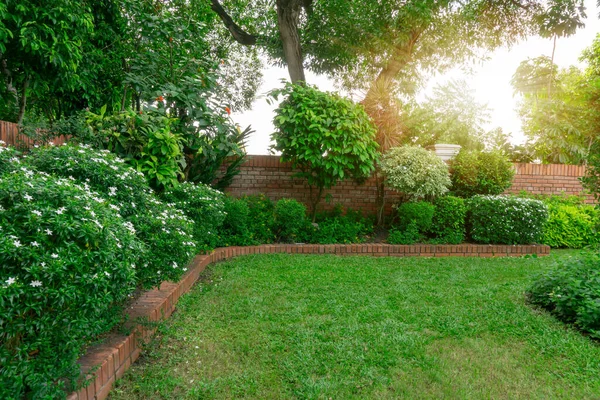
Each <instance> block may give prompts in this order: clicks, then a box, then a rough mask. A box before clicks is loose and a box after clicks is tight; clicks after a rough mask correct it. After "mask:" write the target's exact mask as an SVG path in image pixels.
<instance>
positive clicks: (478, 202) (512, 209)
mask: <svg viewBox="0 0 600 400" xmlns="http://www.w3.org/2000/svg"><path fill="white" fill-rule="evenodd" d="M467 207H468V217H467V219H468V226H469V227H470V232H469V233H470V236H471V238H472V239H473V240H474V241H475V242H478V243H490V244H531V243H539V241H540V240H541V238H542V233H543V227H544V225H545V223H546V220H547V219H548V208H547V207H546V205H545V204H544V203H543V202H541V201H539V200H532V199H520V198H517V197H509V196H480V195H478V196H473V197H472V198H471V199H469V200H468V201H467Z"/></svg>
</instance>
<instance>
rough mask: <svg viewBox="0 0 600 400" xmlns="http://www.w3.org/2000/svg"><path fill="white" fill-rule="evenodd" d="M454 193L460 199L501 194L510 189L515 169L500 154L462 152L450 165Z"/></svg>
mask: <svg viewBox="0 0 600 400" xmlns="http://www.w3.org/2000/svg"><path fill="white" fill-rule="evenodd" d="M450 173H451V179H452V192H453V193H454V194H456V195H457V196H460V197H471V196H474V195H476V194H489V195H496V194H501V193H502V192H504V191H505V190H506V189H508V188H509V187H510V185H511V183H512V179H513V177H514V176H515V169H514V167H513V165H512V163H511V162H510V160H509V159H508V157H506V156H505V155H503V154H502V153H498V152H468V151H461V152H460V153H458V155H457V156H456V157H454V159H452V161H451V163H450Z"/></svg>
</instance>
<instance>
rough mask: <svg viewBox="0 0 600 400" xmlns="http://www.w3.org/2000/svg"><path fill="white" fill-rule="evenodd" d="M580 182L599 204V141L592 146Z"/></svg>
mask: <svg viewBox="0 0 600 400" xmlns="http://www.w3.org/2000/svg"><path fill="white" fill-rule="evenodd" d="M581 183H582V185H583V186H584V187H585V188H586V189H587V190H588V191H589V192H590V193H592V194H593V195H594V197H595V198H596V200H597V201H598V203H599V204H600V142H597V143H596V144H594V146H593V147H592V151H591V152H590V156H589V158H588V165H587V168H586V171H585V176H584V177H582V178H581Z"/></svg>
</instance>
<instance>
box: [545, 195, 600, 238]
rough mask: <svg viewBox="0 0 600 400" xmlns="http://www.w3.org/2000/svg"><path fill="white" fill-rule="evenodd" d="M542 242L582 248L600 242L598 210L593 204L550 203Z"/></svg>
mask: <svg viewBox="0 0 600 400" xmlns="http://www.w3.org/2000/svg"><path fill="white" fill-rule="evenodd" d="M548 211H549V216H548V221H547V222H546V224H545V225H544V236H543V239H542V243H544V244H547V245H548V246H550V247H553V248H570V249H581V248H583V247H585V246H589V245H595V244H598V242H599V241H600V237H599V235H598V232H597V231H596V229H597V225H598V219H599V218H598V211H597V210H596V209H594V207H593V206H586V205H580V206H574V205H565V204H550V205H549V207H548Z"/></svg>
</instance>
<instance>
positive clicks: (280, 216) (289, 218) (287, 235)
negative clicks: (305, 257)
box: [274, 199, 308, 243]
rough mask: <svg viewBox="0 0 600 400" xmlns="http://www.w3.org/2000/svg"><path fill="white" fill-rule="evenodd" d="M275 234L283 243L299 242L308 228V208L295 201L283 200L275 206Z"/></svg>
mask: <svg viewBox="0 0 600 400" xmlns="http://www.w3.org/2000/svg"><path fill="white" fill-rule="evenodd" d="M274 214H275V225H274V227H275V232H277V237H278V238H279V240H280V241H281V242H285V243H290V242H291V243H293V242H295V241H297V239H298V237H299V235H300V234H301V233H302V230H303V229H305V228H306V226H307V223H308V221H307V220H306V207H305V206H304V204H302V203H300V202H298V201H296V200H294V199H281V200H279V201H277V203H276V204H275V212H274Z"/></svg>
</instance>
